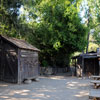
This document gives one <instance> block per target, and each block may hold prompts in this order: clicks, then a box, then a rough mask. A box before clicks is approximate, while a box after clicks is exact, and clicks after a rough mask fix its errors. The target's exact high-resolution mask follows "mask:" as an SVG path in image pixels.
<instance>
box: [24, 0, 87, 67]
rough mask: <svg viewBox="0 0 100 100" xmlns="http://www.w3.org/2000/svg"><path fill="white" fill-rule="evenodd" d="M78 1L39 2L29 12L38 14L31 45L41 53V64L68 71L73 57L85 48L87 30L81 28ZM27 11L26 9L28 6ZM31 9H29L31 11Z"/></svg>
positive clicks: (56, 0) (50, 0)
mask: <svg viewBox="0 0 100 100" xmlns="http://www.w3.org/2000/svg"><path fill="white" fill-rule="evenodd" d="M79 4H80V2H79V0H77V2H76V1H75V0H63V1H62V0H55V1H52V0H47V1H45V0H39V1H38V2H36V3H35V6H34V7H35V8H34V7H33V9H32V11H30V15H32V14H33V15H34V14H36V16H37V17H36V20H35V21H34V23H31V25H33V26H34V30H35V32H33V33H32V34H30V35H29V36H28V37H29V38H28V39H29V41H31V42H32V43H33V44H35V45H37V46H38V47H39V48H40V49H41V57H40V58H41V59H40V60H41V62H44V60H45V61H47V62H48V64H51V65H56V66H63V67H65V66H66V65H67V64H68V62H69V59H70V57H71V54H73V53H74V52H75V51H82V50H83V49H84V48H85V46H86V34H87V29H86V28H85V26H84V25H83V24H81V19H80V17H79V15H78V13H79V11H78V10H79V8H78V7H79ZM25 7H26V6H25ZM28 8H29V7H28Z"/></svg>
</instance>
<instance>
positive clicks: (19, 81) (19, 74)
mask: <svg viewBox="0 0 100 100" xmlns="http://www.w3.org/2000/svg"><path fill="white" fill-rule="evenodd" d="M20 68H21V66H20V49H18V84H21V69H20Z"/></svg>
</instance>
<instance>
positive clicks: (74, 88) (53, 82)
mask: <svg viewBox="0 0 100 100" xmlns="http://www.w3.org/2000/svg"><path fill="white" fill-rule="evenodd" d="M89 88H90V85H89V79H80V78H76V77H65V76H64V77H63V76H51V77H40V81H39V82H32V83H31V84H21V85H17V84H10V83H4V82H0V100H88V91H89Z"/></svg>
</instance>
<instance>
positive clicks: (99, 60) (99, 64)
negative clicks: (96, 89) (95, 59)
mask: <svg viewBox="0 0 100 100" xmlns="http://www.w3.org/2000/svg"><path fill="white" fill-rule="evenodd" d="M99 75H100V60H99Z"/></svg>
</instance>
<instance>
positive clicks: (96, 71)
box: [72, 52, 100, 75]
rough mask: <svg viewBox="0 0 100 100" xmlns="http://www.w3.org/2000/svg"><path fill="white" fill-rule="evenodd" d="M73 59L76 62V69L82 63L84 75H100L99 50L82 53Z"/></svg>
mask: <svg viewBox="0 0 100 100" xmlns="http://www.w3.org/2000/svg"><path fill="white" fill-rule="evenodd" d="M72 59H73V61H74V63H75V64H74V65H75V70H76V67H77V65H80V67H81V68H82V73H83V75H89V74H90V75H100V55H98V53H97V52H90V53H87V54H80V55H79V56H75V57H72Z"/></svg>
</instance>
